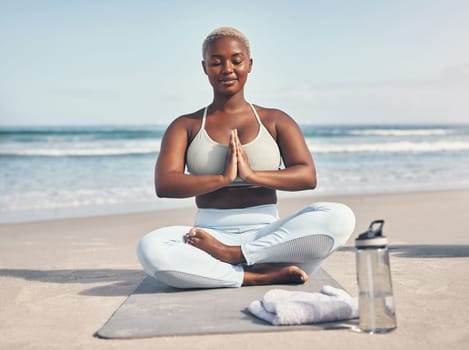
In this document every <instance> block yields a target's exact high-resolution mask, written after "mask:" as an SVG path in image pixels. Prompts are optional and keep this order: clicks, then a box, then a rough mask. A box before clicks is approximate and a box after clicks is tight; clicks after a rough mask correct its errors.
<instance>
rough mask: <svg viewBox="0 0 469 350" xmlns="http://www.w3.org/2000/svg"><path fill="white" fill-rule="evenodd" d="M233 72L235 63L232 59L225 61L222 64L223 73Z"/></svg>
mask: <svg viewBox="0 0 469 350" xmlns="http://www.w3.org/2000/svg"><path fill="white" fill-rule="evenodd" d="M231 72H233V63H231V61H230V60H226V61H224V62H223V65H222V73H224V74H228V73H231Z"/></svg>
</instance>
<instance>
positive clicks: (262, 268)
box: [243, 265, 308, 286]
mask: <svg viewBox="0 0 469 350" xmlns="http://www.w3.org/2000/svg"><path fill="white" fill-rule="evenodd" d="M307 280H308V275H307V274H306V272H304V271H303V270H302V269H300V268H299V267H298V266H294V265H289V266H282V267H276V266H271V265H258V266H256V265H254V267H252V268H246V269H245V270H244V280H243V286H256V285H264V284H303V283H305V282H306V281H307Z"/></svg>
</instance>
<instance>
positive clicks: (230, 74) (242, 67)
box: [202, 37, 252, 95]
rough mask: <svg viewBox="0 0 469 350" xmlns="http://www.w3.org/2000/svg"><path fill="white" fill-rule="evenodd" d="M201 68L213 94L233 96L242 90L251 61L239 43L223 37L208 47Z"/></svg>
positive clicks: (244, 47)
mask: <svg viewBox="0 0 469 350" xmlns="http://www.w3.org/2000/svg"><path fill="white" fill-rule="evenodd" d="M202 66H203V68H204V72H205V74H207V76H208V79H209V81H210V84H211V85H212V87H213V89H214V91H215V92H218V93H221V94H224V95H234V94H236V93H237V92H239V91H242V90H243V88H244V85H245V84H246V80H247V77H248V74H249V73H250V72H251V67H252V59H251V58H250V57H249V55H248V51H247V49H246V46H245V45H244V44H243V43H242V42H241V41H239V40H238V39H236V38H230V37H223V38H220V39H217V40H215V41H214V42H212V43H211V44H210V45H209V46H208V50H207V52H206V54H205V60H204V61H202Z"/></svg>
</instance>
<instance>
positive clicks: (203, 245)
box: [185, 227, 246, 265]
mask: <svg viewBox="0 0 469 350" xmlns="http://www.w3.org/2000/svg"><path fill="white" fill-rule="evenodd" d="M185 239H186V243H187V244H190V245H193V246H194V247H197V248H199V249H202V250H203V251H204V252H206V253H208V254H210V255H211V256H213V257H214V258H216V259H218V260H220V261H223V262H226V263H229V264H234V265H235V264H241V263H244V262H246V260H245V259H244V256H243V253H242V252H241V247H239V246H229V245H226V244H223V243H221V242H220V241H219V240H217V239H216V238H215V237H213V236H212V235H211V234H210V233H208V232H207V231H205V230H202V229H200V228H197V227H194V228H191V229H190V231H189V232H188V233H186V236H185Z"/></svg>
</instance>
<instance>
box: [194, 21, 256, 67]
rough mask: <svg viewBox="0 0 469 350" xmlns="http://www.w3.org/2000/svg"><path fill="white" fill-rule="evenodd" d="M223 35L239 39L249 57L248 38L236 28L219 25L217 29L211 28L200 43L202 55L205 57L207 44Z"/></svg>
mask: <svg viewBox="0 0 469 350" xmlns="http://www.w3.org/2000/svg"><path fill="white" fill-rule="evenodd" d="M224 37H229V38H235V39H238V40H239V41H241V42H242V43H243V44H244V46H246V50H247V52H248V55H249V57H251V47H250V45H249V40H248V37H247V36H246V35H244V34H243V33H242V32H240V31H239V30H238V29H236V28H232V27H220V28H217V29H214V30H212V31H211V32H210V33H209V34H208V35H207V37H206V38H205V40H204V43H203V44H202V57H203V58H204V59H205V54H206V53H207V51H208V46H209V45H210V44H211V43H213V42H214V41H215V40H218V39H220V38H224Z"/></svg>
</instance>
